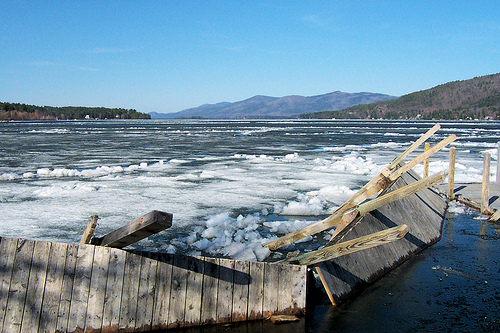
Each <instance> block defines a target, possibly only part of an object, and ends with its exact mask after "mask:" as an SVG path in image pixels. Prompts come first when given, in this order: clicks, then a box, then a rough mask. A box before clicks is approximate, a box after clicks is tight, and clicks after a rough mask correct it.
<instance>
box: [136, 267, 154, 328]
mask: <svg viewBox="0 0 500 333" xmlns="http://www.w3.org/2000/svg"><path fill="white" fill-rule="evenodd" d="M157 267H158V261H157V260H153V259H149V258H146V257H142V264H141V277H140V282H139V294H138V295H137V297H138V300H137V314H136V320H135V331H136V332H144V331H150V330H151V327H152V323H153V307H154V302H155V284H156V269H157Z"/></svg>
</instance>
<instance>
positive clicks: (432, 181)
mask: <svg viewBox="0 0 500 333" xmlns="http://www.w3.org/2000/svg"><path fill="white" fill-rule="evenodd" d="M444 179H445V173H444V172H440V173H437V174H435V175H432V176H430V177H427V178H424V179H421V180H419V181H417V182H414V183H411V184H410V185H406V186H403V187H401V188H399V189H397V190H395V191H392V192H389V193H386V194H384V195H382V196H380V197H378V198H375V199H373V200H370V201H368V202H366V203H364V204H362V205H360V206H359V207H358V210H359V215H361V216H363V215H365V214H366V213H368V212H371V211H372V210H375V209H377V208H380V207H382V206H385V205H388V204H390V203H391V202H394V201H397V200H401V199H403V198H405V197H407V196H409V195H412V194H414V193H417V192H419V191H422V190H424V189H426V188H429V187H431V186H433V185H436V184H439V183H441V182H443V181H444Z"/></svg>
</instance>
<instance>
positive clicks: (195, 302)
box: [184, 257, 205, 326]
mask: <svg viewBox="0 0 500 333" xmlns="http://www.w3.org/2000/svg"><path fill="white" fill-rule="evenodd" d="M204 264H205V262H204V261H203V259H200V258H195V257H189V258H188V272H187V274H188V276H187V286H186V309H185V314H184V326H194V325H199V324H200V321H201V308H202V294H203V274H204Z"/></svg>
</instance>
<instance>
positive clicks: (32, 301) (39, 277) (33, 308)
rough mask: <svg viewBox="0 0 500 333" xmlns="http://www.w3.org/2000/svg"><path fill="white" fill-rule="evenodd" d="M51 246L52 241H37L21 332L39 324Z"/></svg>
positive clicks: (30, 330) (31, 329)
mask: <svg viewBox="0 0 500 333" xmlns="http://www.w3.org/2000/svg"><path fill="white" fill-rule="evenodd" d="M50 246H51V243H49V242H36V243H35V247H34V250H33V259H32V263H31V269H30V274H29V281H28V290H27V293H26V300H27V301H26V304H25V306H24V314H23V320H22V323H21V332H33V328H34V327H38V326H39V322H40V314H41V312H42V300H43V293H44V289H45V280H46V278H47V266H48V261H49V254H50Z"/></svg>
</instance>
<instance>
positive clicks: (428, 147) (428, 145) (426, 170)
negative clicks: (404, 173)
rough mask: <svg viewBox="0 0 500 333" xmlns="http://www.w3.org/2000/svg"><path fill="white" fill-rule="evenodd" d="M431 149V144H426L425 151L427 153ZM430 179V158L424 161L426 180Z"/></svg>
mask: <svg viewBox="0 0 500 333" xmlns="http://www.w3.org/2000/svg"><path fill="white" fill-rule="evenodd" d="M429 149H431V144H430V143H429V142H426V143H425V146H424V150H425V151H427V150H429ZM427 177H429V157H427V158H426V159H425V160H424V178H427Z"/></svg>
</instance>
